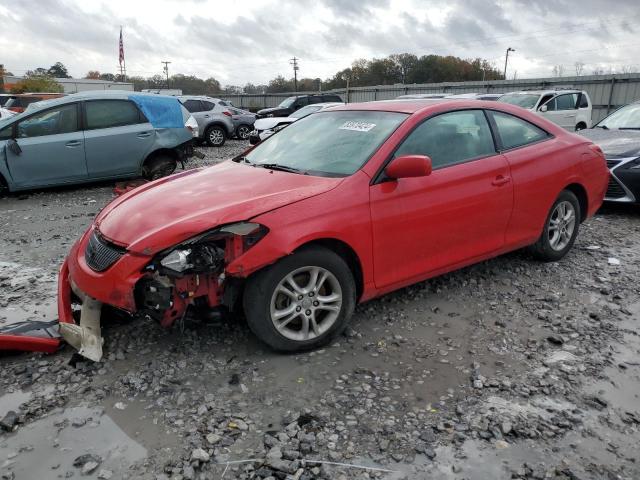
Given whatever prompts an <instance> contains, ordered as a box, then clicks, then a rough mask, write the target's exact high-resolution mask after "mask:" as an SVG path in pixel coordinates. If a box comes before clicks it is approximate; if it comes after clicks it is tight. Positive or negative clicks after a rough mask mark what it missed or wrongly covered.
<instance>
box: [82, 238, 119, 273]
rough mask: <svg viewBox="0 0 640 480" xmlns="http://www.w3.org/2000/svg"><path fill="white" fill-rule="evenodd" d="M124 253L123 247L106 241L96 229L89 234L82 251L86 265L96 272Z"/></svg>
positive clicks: (111, 263) (104, 268)
mask: <svg viewBox="0 0 640 480" xmlns="http://www.w3.org/2000/svg"><path fill="white" fill-rule="evenodd" d="M124 253H125V249H124V248H121V247H118V246H117V245H114V244H112V243H109V242H107V241H106V240H105V239H104V238H102V237H101V236H100V235H99V234H98V233H97V232H96V231H94V232H93V233H92V234H91V237H90V238H89V243H88V244H87V248H86V249H85V251H84V259H85V261H86V262H87V265H89V267H91V269H92V270H94V271H96V272H103V271H105V270H106V269H107V268H109V267H110V266H111V265H113V264H114V263H116V261H117V260H118V259H119V258H120V257H121V256H122V255H124Z"/></svg>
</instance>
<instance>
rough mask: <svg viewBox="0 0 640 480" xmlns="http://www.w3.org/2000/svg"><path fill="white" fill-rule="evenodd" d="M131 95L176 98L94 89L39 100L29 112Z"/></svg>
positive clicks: (125, 98)
mask: <svg viewBox="0 0 640 480" xmlns="http://www.w3.org/2000/svg"><path fill="white" fill-rule="evenodd" d="M131 95H136V96H137V95H142V96H148V97H154V98H156V97H158V96H161V97H169V98H176V97H173V96H171V95H157V94H155V93H143V92H134V91H131V90H92V91H86V92H78V93H72V94H70V95H65V96H63V97H59V98H48V99H46V100H42V101H40V102H38V104H37V106H36V107H32V109H31V110H29V114H31V113H34V112H37V111H40V110H43V109H45V108H50V107H55V106H56V105H64V104H66V103H73V102H78V101H82V100H114V99H115V100H128V99H129V96H131Z"/></svg>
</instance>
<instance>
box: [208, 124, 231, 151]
mask: <svg viewBox="0 0 640 480" xmlns="http://www.w3.org/2000/svg"><path fill="white" fill-rule="evenodd" d="M204 139H205V141H206V142H207V145H209V146H210V147H221V146H223V145H224V142H225V141H226V139H227V134H226V133H225V131H224V129H223V128H222V127H218V126H217V125H214V126H212V127H209V128H207V131H206V132H205V136H204Z"/></svg>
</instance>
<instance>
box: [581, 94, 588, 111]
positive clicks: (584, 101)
mask: <svg viewBox="0 0 640 480" xmlns="http://www.w3.org/2000/svg"><path fill="white" fill-rule="evenodd" d="M588 107H589V100H588V99H587V95H586V94H584V93H581V94H580V108H588Z"/></svg>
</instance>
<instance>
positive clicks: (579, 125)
mask: <svg viewBox="0 0 640 480" xmlns="http://www.w3.org/2000/svg"><path fill="white" fill-rule="evenodd" d="M585 128H587V124H586V123H584V122H580V123H578V124H577V125H576V132H579V131H580V130H584V129H585Z"/></svg>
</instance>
